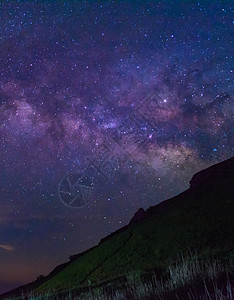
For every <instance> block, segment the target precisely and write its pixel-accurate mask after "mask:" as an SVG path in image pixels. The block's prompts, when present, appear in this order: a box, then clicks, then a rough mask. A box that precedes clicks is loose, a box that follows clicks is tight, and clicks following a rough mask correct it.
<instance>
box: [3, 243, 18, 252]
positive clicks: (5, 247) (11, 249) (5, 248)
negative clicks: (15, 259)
mask: <svg viewBox="0 0 234 300" xmlns="http://www.w3.org/2000/svg"><path fill="white" fill-rule="evenodd" d="M0 248H1V249H4V250H6V251H14V250H15V249H14V247H12V246H10V245H3V244H2V245H0Z"/></svg>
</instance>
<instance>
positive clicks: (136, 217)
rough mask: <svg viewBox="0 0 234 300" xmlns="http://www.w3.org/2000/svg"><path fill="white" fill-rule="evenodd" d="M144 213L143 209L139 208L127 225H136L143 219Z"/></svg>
mask: <svg viewBox="0 0 234 300" xmlns="http://www.w3.org/2000/svg"><path fill="white" fill-rule="evenodd" d="M145 215H146V211H145V210H144V209H143V208H139V209H138V211H137V212H136V213H135V214H134V216H133V218H132V219H131V221H130V222H129V225H132V224H136V223H137V222H139V221H141V220H142V219H144V217H145Z"/></svg>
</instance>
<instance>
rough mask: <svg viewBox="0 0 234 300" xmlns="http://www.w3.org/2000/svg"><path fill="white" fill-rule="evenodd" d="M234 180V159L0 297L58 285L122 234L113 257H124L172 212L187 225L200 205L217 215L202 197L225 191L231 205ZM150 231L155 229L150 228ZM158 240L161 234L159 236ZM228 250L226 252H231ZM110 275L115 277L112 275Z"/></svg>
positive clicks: (200, 175)
mask: <svg viewBox="0 0 234 300" xmlns="http://www.w3.org/2000/svg"><path fill="white" fill-rule="evenodd" d="M233 176H234V157H232V158H230V159H228V160H225V161H224V162H220V163H218V164H215V165H213V166H211V167H209V168H207V169H205V170H202V171H200V172H198V173H196V174H194V175H193V177H192V179H191V180H190V187H189V189H187V190H186V191H184V192H182V193H181V194H179V195H177V196H175V197H172V198H170V199H168V200H165V201H163V202H161V203H159V204H157V205H155V206H151V207H149V208H148V209H147V210H146V211H145V210H143V209H140V210H138V212H136V213H135V215H134V216H133V218H132V219H131V220H130V222H129V224H128V225H126V226H124V227H122V228H120V229H119V230H117V231H115V232H113V233H112V234H110V235H108V236H106V237H104V238H103V239H101V240H100V242H99V244H98V245H97V246H94V247H92V248H90V249H88V250H86V251H84V252H82V253H79V254H74V255H72V256H70V261H68V262H65V263H64V264H61V265H59V266H57V267H56V268H55V269H54V270H53V271H52V272H50V273H49V274H48V275H47V276H45V277H44V278H42V279H41V280H38V281H34V282H31V283H29V284H26V285H23V286H21V287H19V288H17V289H14V290H12V291H10V292H7V293H4V294H2V295H1V296H0V299H4V298H5V297H7V296H10V295H13V294H15V295H16V294H19V292H22V291H26V290H29V289H32V290H34V289H37V288H38V287H40V286H43V284H44V283H45V284H46V283H48V282H49V281H50V279H52V281H54V278H56V276H60V277H61V273H62V272H63V271H66V270H69V266H72V265H73V263H77V262H79V261H80V260H82V257H85V256H87V255H90V253H92V251H97V249H98V247H103V246H104V248H105V243H110V241H111V240H112V239H116V238H118V236H120V235H121V234H122V235H125V236H126V237H125V239H124V238H123V239H122V240H121V242H122V244H121V243H120V244H119V245H118V241H117V245H116V249H119V250H118V251H117V252H116V249H115V251H114V250H113V253H114V254H113V253H112V254H113V255H114V256H115V255H116V253H118V252H119V254H121V251H122V248H123V247H125V246H126V244H127V243H129V241H130V239H131V237H132V236H133V235H135V238H136V234H135V233H136V228H138V229H139V228H141V227H142V226H143V225H142V224H144V223H145V224H146V223H147V222H148V223H149V222H151V223H152V224H153V227H152V228H153V229H152V230H155V229H157V227H155V226H156V225H154V222H155V219H157V216H160V215H163V214H166V213H167V212H169V217H170V213H171V211H173V213H172V214H171V215H172V216H171V217H170V218H171V219H169V220H170V221H171V220H173V218H175V217H176V214H175V211H179V213H180V214H181V215H182V217H183V218H184V219H185V220H186V222H187V219H186V212H188V213H189V210H192V211H195V210H198V212H199V205H203V207H202V213H204V211H205V212H206V210H207V211H208V213H209V212H210V211H211V213H212V212H213V213H216V211H215V210H214V211H213V210H212V209H213V208H212V207H209V205H208V207H206V205H205V204H206V203H205V202H202V201H200V198H199V197H206V194H207V193H212V190H213V189H215V194H216V195H214V197H216V196H217V197H218V196H219V195H222V193H223V191H225V193H226V194H227V195H228V196H227V198H228V197H229V198H230V199H229V198H228V201H229V202H230V201H233V199H232V197H230V195H231V193H232V192H233V186H232V183H233V182H234V181H233ZM226 191H227V192H226ZM229 194H230V195H229ZM212 195H213V194H212ZM197 196H198V199H199V201H200V202H199V201H192V200H193V198H194V199H196V197H197ZM190 198H191V199H192V200H190V202H191V203H189V204H190V206H189V207H187V206H186V205H187V202H188V200H187V199H190ZM204 199H205V198H204ZM215 199H216V198H215ZM227 203H228V202H227ZM231 203H232V202H231ZM220 204H221V203H220V200H219V202H218V204H217V203H216V206H217V207H218V208H219V210H220V211H221V209H222V206H221V205H220ZM216 206H215V208H216V209H217V207H216ZM178 207H179V208H178ZM225 208H226V206H225ZM179 209H182V210H183V209H184V211H182V212H180V210H179ZM139 211H140V212H139ZM196 214H197V217H199V214H198V213H197V212H196ZM214 215H215V214H214ZM218 216H219V218H220V215H218ZM161 219H162V220H163V218H162V217H161ZM159 221H160V220H159ZM209 222H211V224H212V226H213V227H214V228H216V227H215V225H214V224H213V223H212V222H213V221H212V220H210V221H209ZM202 224H203V223H202ZM204 224H205V225H204ZM204 224H203V225H204V228H206V226H207V224H206V223H204ZM230 224H231V225H232V223H230ZM219 225H220V226H222V225H223V226H224V228H225V234H226V231H228V230H227V229H228V228H226V227H227V226H225V222H224V221H223V220H222V218H220V222H219ZM179 226H180V225H179ZM187 226H188V227H189V226H190V227H189V230H190V231H191V232H192V233H193V234H194V232H193V231H192V229H193V227H191V224H190V225H187ZM159 227H160V224H159ZM213 227H212V228H213ZM149 228H151V227H149ZM216 229H217V230H219V229H220V228H216ZM212 230H214V229H212ZM232 230H233V228H232V226H231V228H230V233H228V234H232ZM161 231H162V229H161ZM146 233H147V231H146ZM208 233H209V232H208ZM199 234H201V236H202V230H200V232H199ZM199 234H198V237H199ZM145 236H147V234H145ZM156 236H157V234H156ZM211 237H212V235H211V236H210V235H209V234H207V237H206V236H205V237H203V238H204V240H205V241H206V238H207V239H210V241H209V243H213V242H214V241H212V238H211ZM143 240H144V239H143ZM183 240H184V239H183V238H182V239H181V241H179V239H178V242H179V243H182V241H183ZM185 240H186V239H185ZM188 240H189V239H188ZM197 240H198V239H197V238H195V241H196V242H197ZM221 240H222V238H221ZM192 241H193V242H194V240H193V239H192ZM169 244H170V243H169ZM121 245H122V246H121ZM225 245H226V248H227V249H229V248H231V245H232V244H231V243H230V247H229V244H228V243H226V244H225ZM133 246H134V245H133ZM118 247H119V248H118ZM227 249H225V251H227ZM225 251H224V252H225ZM110 255H111V252H110ZM160 255H161V256H160ZM107 257H109V258H111V260H113V259H112V257H111V256H108V255H107ZM155 257H156V256H155ZM160 257H161V259H163V254H160V253H159V258H160ZM81 263H82V261H81ZM146 265H147V264H146ZM102 268H103V261H102V260H100V262H99V263H97V265H96V266H95V267H94V268H93V269H92V268H91V269H90V271H89V272H88V271H87V274H86V276H85V277H84V278H83V281H81V283H82V284H85V282H86V281H87V280H89V279H88V278H89V277H90V275H91V274H92V276H93V275H94V274H95V272H96V273H97V270H99V271H100V269H101V270H102ZM107 273H108V272H107ZM109 274H111V272H109ZM92 276H91V277H92ZM93 277H94V278H95V276H93ZM93 277H92V278H93ZM103 278H105V276H103Z"/></svg>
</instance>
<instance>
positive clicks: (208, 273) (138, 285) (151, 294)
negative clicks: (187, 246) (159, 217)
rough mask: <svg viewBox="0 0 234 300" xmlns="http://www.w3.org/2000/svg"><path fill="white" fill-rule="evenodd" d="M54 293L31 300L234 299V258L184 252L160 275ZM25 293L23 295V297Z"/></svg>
mask: <svg viewBox="0 0 234 300" xmlns="http://www.w3.org/2000/svg"><path fill="white" fill-rule="evenodd" d="M49 294H50V293H47V294H44V295H40V296H36V295H33V293H32V294H31V295H29V297H28V299H30V300H43V299H48V300H49V299H64V300H70V299H74V300H130V299H131V300H143V299H144V300H153V299H155V300H163V299H181V300H186V299H188V300H211V299H217V300H233V299H234V260H233V258H232V257H229V258H226V259H225V260H223V261H219V260H217V259H214V258H213V259H209V260H205V261H204V260H199V256H198V255H197V254H195V255H193V254H192V253H191V254H190V256H189V257H185V258H184V256H183V255H182V254H181V255H180V257H179V258H178V260H177V261H176V262H174V263H172V264H171V265H170V266H169V267H168V269H167V272H166V273H165V274H164V275H163V276H161V277H159V275H157V274H156V273H155V272H154V273H151V274H143V273H142V272H141V271H136V272H133V273H129V274H128V275H127V277H126V281H125V282H124V283H123V282H119V286H118V284H117V283H115V286H113V284H109V285H105V286H103V287H97V288H94V287H92V286H90V290H89V291H86V292H85V293H82V292H81V293H78V291H75V290H73V291H72V290H71V291H69V292H68V293H67V294H66V295H65V294H64V295H60V296H59V295H57V296H56V297H55V296H52V295H49ZM23 298H24V296H23V295H22V297H21V299H23Z"/></svg>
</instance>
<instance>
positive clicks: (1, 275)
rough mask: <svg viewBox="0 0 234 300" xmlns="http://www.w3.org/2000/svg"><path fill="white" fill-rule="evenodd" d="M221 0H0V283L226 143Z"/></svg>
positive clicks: (205, 161)
mask: <svg viewBox="0 0 234 300" xmlns="http://www.w3.org/2000/svg"><path fill="white" fill-rule="evenodd" d="M231 2H232V1H215V0H214V1H179V0H178V1H173V0H171V1H20V0H18V1H7V0H4V1H1V3H0V159H1V164H0V192H1V197H0V292H3V291H6V290H8V289H10V288H13V287H16V286H17V285H19V284H22V283H26V282H28V281H32V280H34V279H36V277H37V276H38V275H40V274H44V275H46V274H48V273H49V272H50V271H51V270H52V269H53V268H54V267H55V266H56V265H58V264H60V263H62V262H64V261H66V260H68V257H69V256H70V255H71V254H74V253H79V252H81V251H84V250H86V249H88V248H90V247H92V246H94V245H96V244H97V243H98V242H99V240H100V239H101V238H102V237H104V236H106V235H108V234H110V233H111V232H113V231H115V230H116V229H118V228H120V227H122V226H124V225H126V224H127V223H128V222H129V221H130V219H131V217H132V216H133V214H134V213H135V212H136V210H137V209H138V208H140V207H143V208H147V207H149V206H152V205H155V204H157V203H159V202H160V201H163V200H165V199H167V198H169V197H172V196H174V195H177V194H178V193H180V192H182V191H183V190H185V189H186V188H188V182H189V180H190V178H191V176H192V175H193V174H194V173H195V172H197V171H199V170H201V169H203V168H205V167H207V166H210V165H212V164H214V163H216V162H219V161H222V160H225V159H227V158H229V157H231V156H232V155H233V146H234V141H233V139H232V137H233V112H234V105H233V99H232V97H233V85H232V83H233V65H232V36H231V29H232V26H233V18H232V17H233V15H232V14H233V7H232V4H231ZM84 174H85V176H86V177H84ZM74 178H75V179H74ZM77 178H78V179H77ZM82 178H83V179H82ZM80 180H81V181H80ZM75 182H78V185H79V186H80V184H82V183H83V186H84V188H83V190H82V191H84V194H85V191H86V192H88V193H89V194H88V195H89V196H88V197H87V196H86V197H84V194H83V192H82V193H81V192H78V188H77V185H74V183H75ZM69 184H70V185H69ZM69 188H71V190H72V191H71V193H70V192H69V193H67V191H68V189H69ZM79 191H80V190H79ZM77 197H78V198H77ZM75 198H76V200H74V199H75ZM77 199H78V200H77ZM84 199H86V200H84ZM87 199H88V200H87ZM82 201H85V203H83V204H85V205H81V204H82V203H81V202H82ZM22 270H23V272H22Z"/></svg>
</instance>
